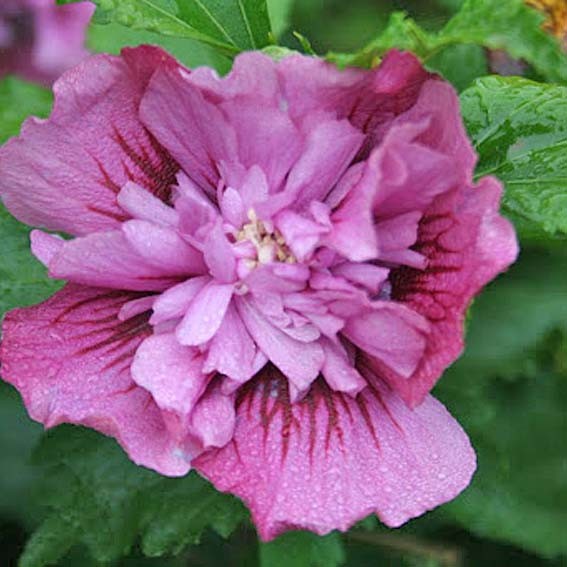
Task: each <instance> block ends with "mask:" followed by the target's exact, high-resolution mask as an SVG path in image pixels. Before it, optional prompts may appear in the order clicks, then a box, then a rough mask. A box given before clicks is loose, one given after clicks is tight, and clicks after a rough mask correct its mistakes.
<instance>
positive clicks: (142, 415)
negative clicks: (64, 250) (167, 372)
mask: <svg viewBox="0 0 567 567" xmlns="http://www.w3.org/2000/svg"><path fill="white" fill-rule="evenodd" d="M136 297H140V295H139V294H132V293H128V292H121V291H109V290H104V289H95V288H87V287H82V286H76V285H68V286H66V287H65V288H64V289H63V290H62V291H60V292H58V293H56V294H55V295H54V296H53V297H51V298H50V299H48V300H47V301H46V302H44V303H42V304H40V305H36V306H34V307H29V308H26V309H16V310H14V311H11V312H9V313H8V314H7V315H6V318H5V320H4V324H3V328H2V344H1V347H0V359H1V361H2V377H3V379H4V380H6V381H7V382H9V383H11V384H13V385H14V386H15V387H16V388H17V389H18V390H19V391H20V393H21V394H22V397H23V399H24V402H25V404H26V408H27V410H28V412H29V414H30V416H31V417H32V418H33V419H35V420H37V421H39V422H41V423H43V424H44V425H45V426H46V427H54V426H56V425H58V424H60V423H75V424H79V425H85V426H87V427H92V428H94V429H97V430H98V431H101V432H102V433H105V434H106V435H110V436H112V437H115V438H116V439H117V440H118V442H119V443H120V444H121V445H122V447H123V448H124V449H125V451H126V452H127V453H128V455H129V456H130V458H131V459H132V460H133V461H134V462H136V463H138V464H140V465H144V466H146V467H150V468H153V469H155V470H157V471H159V472H160V473H162V474H166V475H171V476H178V475H183V474H185V473H187V471H188V470H189V468H190V467H189V463H188V462H187V460H186V459H185V458H183V456H182V454H181V452H180V450H179V449H180V448H179V447H178V446H177V445H176V443H175V442H174V440H173V439H172V438H171V436H170V435H169V433H168V431H167V429H166V426H165V423H164V421H163V417H162V414H161V411H160V410H159V408H158V407H157V405H156V404H155V403H154V401H153V399H152V397H151V396H150V394H148V392H146V391H145V390H144V389H142V388H139V387H138V386H137V385H136V384H135V383H134V382H133V381H132V378H131V377H130V365H131V363H132V359H133V357H134V353H135V352H136V349H137V348H138V346H139V344H140V343H141V342H142V341H143V340H144V339H145V338H146V337H147V336H149V334H150V333H151V328H150V327H149V325H148V324H147V321H148V317H149V314H147V313H146V314H140V315H138V316H136V317H133V318H132V319H129V320H128V321H120V320H119V319H118V312H119V311H120V308H121V307H122V306H123V305H124V304H125V303H126V302H128V301H131V300H133V299H135V298H136Z"/></svg>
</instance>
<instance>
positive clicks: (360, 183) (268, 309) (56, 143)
mask: <svg viewBox="0 0 567 567" xmlns="http://www.w3.org/2000/svg"><path fill="white" fill-rule="evenodd" d="M55 95H56V100H55V106H54V109H53V113H52V115H51V117H50V118H49V119H48V120H46V121H38V120H35V119H31V120H29V121H28V122H26V124H25V125H24V127H23V130H22V134H21V136H20V137H19V138H16V139H13V140H11V141H10V142H9V143H8V144H7V145H6V146H4V148H3V149H2V150H1V151H0V195H1V196H2V199H3V201H4V203H5V205H6V207H7V208H8V209H9V210H10V211H11V212H12V213H13V214H14V215H15V216H16V217H17V218H18V219H20V220H22V221H23V222H26V223H28V224H31V225H34V226H41V227H43V228H45V229H48V230H51V231H58V232H61V233H65V234H67V235H72V236H73V237H74V238H71V239H64V238H62V237H59V236H57V235H53V234H48V233H45V232H41V231H34V232H33V233H32V250H33V252H34V254H35V255H36V256H37V257H38V258H39V259H40V260H41V261H42V262H43V263H44V264H45V265H46V266H47V267H48V268H49V273H50V275H51V276H52V277H54V278H58V279H62V280H66V281H67V282H68V283H67V285H66V286H65V287H64V288H63V289H62V290H61V291H60V292H58V293H57V294H55V295H54V296H53V297H52V298H50V299H48V300H47V301H46V302H45V303H42V304H41V305H38V306H35V307H31V308H26V309H17V310H15V311H12V312H10V313H9V314H8V315H7V316H6V319H5V321H4V326H3V342H2V346H1V361H2V375H3V378H4V379H5V380H6V381H8V382H10V383H12V384H13V385H14V386H15V387H16V388H17V389H18V390H19V391H20V392H21V394H22V396H23V398H24V401H25V404H26V406H27V409H28V411H29V413H30V415H31V416H32V417H33V418H34V419H36V420H38V421H40V422H42V423H44V424H45V425H46V426H47V427H53V426H55V425H57V424H60V423H63V422H70V423H75V424H81V425H85V426H87V427H93V428H95V429H97V430H99V431H101V432H103V433H105V434H107V435H111V436H114V437H115V438H116V439H117V440H118V442H119V443H120V444H121V445H122V447H123V448H124V449H125V451H126V452H127V453H128V455H129V456H130V458H131V459H132V460H133V461H135V462H136V463H138V464H141V465H144V466H147V467H151V468H153V469H155V470H156V471H159V472H160V473H162V474H165V475H171V476H176V475H184V474H186V473H187V472H188V471H189V470H190V469H191V468H194V469H196V470H197V471H199V472H200V473H201V474H203V475H204V476H205V477H207V478H208V479H210V480H211V482H212V483H213V484H214V485H215V486H216V487H217V488H218V489H220V490H222V491H229V492H232V493H234V494H236V495H237V496H239V497H240V498H242V499H243V500H244V501H245V502H246V503H247V505H248V506H249V508H250V509H251V512H252V516H253V520H254V522H255V523H256V525H257V527H258V531H259V534H260V536H261V537H262V538H263V539H270V538H273V537H275V536H276V535H277V534H279V533H281V532H282V531H285V530H287V529H292V528H306V529H309V530H313V531H315V532H317V533H320V534H323V533H327V532H329V531H330V530H333V529H340V530H346V529H348V528H349V527H350V526H351V525H352V524H353V523H354V522H356V521H357V520H359V519H361V518H363V517H365V516H366V515H368V514H371V513H376V514H377V515H378V516H379V518H380V519H381V520H382V521H383V522H384V523H385V524H387V525H389V526H399V525H401V524H402V523H404V522H405V521H407V520H408V519H409V518H412V517H414V516H417V515H419V514H422V513H423V512H425V511H426V510H429V509H431V508H433V507H435V506H437V505H438V504H440V503H442V502H445V501H447V500H449V499H451V498H453V497H454V496H456V495H457V494H458V493H459V492H460V491H461V490H463V489H464V488H465V487H466V486H467V485H468V483H469V481H470V479H471V476H472V474H473V471H474V469H475V456H474V452H473V450H472V448H471V445H470V443H469V440H468V438H467V436H466V434H465V433H464V432H463V430H462V429H461V428H460V426H459V425H458V423H457V422H456V421H455V420H454V419H453V418H452V417H451V416H450V415H449V413H448V412H447V411H446V410H445V408H444V407H443V406H442V405H441V404H440V403H439V402H438V401H436V400H435V399H434V398H432V397H431V396H430V395H429V391H430V390H431V388H432V387H433V385H434V384H435V382H436V381H437V379H438V378H439V377H440V375H441V374H442V372H443V371H444V369H445V368H446V367H447V366H448V365H449V364H451V363H452V362H453V361H454V360H455V359H456V357H457V356H458V355H459V354H460V352H461V350H462V348H463V321H464V317H465V312H466V309H467V306H468V304H469V302H470V300H471V298H472V297H473V295H474V294H475V293H477V292H478V291H479V290H480V288H481V287H482V286H483V285H484V284H486V283H487V282H488V281H489V280H490V279H492V278H493V277H494V276H495V275H496V274H497V273H498V272H500V271H502V270H503V269H505V268H506V267H507V266H508V265H509V264H510V263H511V262H513V260H514V259H515V257H516V254H517V246H516V239H515V235H514V231H513V229H512V227H511V225H510V224H509V223H508V221H506V220H505V219H503V218H502V217H501V216H500V215H499V213H498V207H499V202H500V196H501V186H500V184H499V183H498V181H496V180H495V179H494V178H484V179H482V180H481V181H480V182H479V183H478V184H476V185H475V184H474V183H473V181H472V175H473V168H474V165H475V154H474V152H473V150H472V148H471V146H470V144H469V141H468V140H467V138H466V135H465V132H464V129H463V125H462V122H461V118H460V116H459V107H458V99H457V96H456V94H455V92H454V90H453V89H452V88H451V86H449V85H448V84H447V83H445V82H444V81H442V80H441V79H440V78H439V77H438V76H435V75H431V74H429V73H428V72H426V71H425V70H424V69H423V68H422V66H421V64H420V63H419V61H418V60H417V59H416V58H415V57H414V56H413V55H411V54H408V53H400V52H396V51H393V52H391V53H389V54H388V55H387V56H386V57H385V59H384V60H383V62H382V64H381V65H380V66H379V67H378V68H377V69H374V70H371V71H365V70H355V69H349V70H346V71H340V70H338V69H337V68H335V67H334V66H332V65H330V64H327V63H325V62H324V61H322V60H320V59H317V58H312V57H304V56H300V55H292V56H289V57H286V58H284V59H283V60H281V61H279V62H275V61H273V60H272V59H270V58H269V57H267V56H266V55H263V54H261V53H247V54H243V55H241V56H239V57H238V58H237V59H236V61H235V64H234V68H233V70H232V72H231V73H230V74H229V75H228V76H227V77H226V78H223V79H221V78H219V77H218V76H217V74H216V73H215V72H214V71H212V70H211V69H207V68H201V69H197V70H196V71H193V72H190V71H189V70H187V69H185V68H183V67H182V66H180V65H179V64H178V63H177V62H176V61H175V60H174V59H172V58H171V57H170V56H169V55H167V54H166V53H165V52H163V51H161V50H160V49H158V48H153V47H147V46H145V47H140V48H136V49H128V50H125V51H124V52H123V54H122V56H121V57H111V56H108V55H98V56H95V57H92V58H90V59H89V60H87V61H86V62H84V63H82V64H81V65H79V66H78V67H76V68H75V69H73V70H72V71H70V72H68V73H67V74H66V75H64V76H63V78H61V79H60V80H59V81H58V82H57V83H56V85H55ZM471 379H474V377H471Z"/></svg>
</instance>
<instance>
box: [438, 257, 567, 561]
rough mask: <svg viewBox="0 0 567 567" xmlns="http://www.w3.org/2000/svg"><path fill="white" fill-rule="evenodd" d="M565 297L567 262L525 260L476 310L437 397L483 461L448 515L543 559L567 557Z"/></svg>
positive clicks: (452, 505)
mask: <svg viewBox="0 0 567 567" xmlns="http://www.w3.org/2000/svg"><path fill="white" fill-rule="evenodd" d="M566 290H567V258H566V257H565V255H561V254H557V253H556V254H551V253H549V252H548V251H545V250H535V251H532V252H524V254H523V256H522V258H521V259H520V262H519V263H518V265H517V266H516V267H515V268H514V269H513V270H512V271H511V273H510V274H508V275H506V276H505V277H503V278H502V279H501V280H500V281H499V282H498V283H497V285H494V286H491V287H490V288H489V289H488V290H487V291H486V292H485V293H484V294H483V295H482V296H481V297H480V298H479V299H478V300H477V301H476V302H475V304H474V306H473V314H474V317H473V318H472V322H471V324H470V328H469V332H468V334H467V349H466V351H465V354H464V356H463V358H462V359H461V360H460V361H459V362H458V363H457V364H456V365H455V366H454V367H453V368H451V369H450V370H449V371H448V372H447V374H446V375H445V376H444V378H443V380H441V382H440V384H439V387H438V388H436V392H435V394H436V395H437V396H438V397H440V398H441V400H442V401H443V402H444V403H445V404H446V405H447V407H449V408H450V410H451V413H453V415H455V417H456V418H457V419H458V420H459V421H460V422H461V424H462V425H463V427H464V428H465V430H466V431H467V432H468V434H469V435H470V437H471V440H472V443H473V445H474V447H475V448H476V450H477V453H478V471H477V473H476V476H475V478H474V480H473V483H472V485H471V487H469V488H468V489H467V490H466V491H465V492H464V493H463V494H462V495H461V496H460V497H459V498H458V499H457V500H455V501H454V502H453V503H452V504H449V505H448V506H446V507H444V509H443V510H444V513H445V514H447V516H448V517H451V518H453V519H456V520H457V521H458V522H459V523H461V524H462V525H463V526H464V527H466V528H467V529H469V530H471V531H473V532H474V533H476V534H477V535H479V536H481V537H487V538H490V539H498V540H502V541H506V542H509V543H510V542H511V543H514V544H516V545H518V546H521V547H523V548H525V549H528V550H532V551H534V552H536V553H539V554H541V555H544V556H554V555H557V554H567V540H566V539H565V526H566V525H567V475H565V463H567V447H566V445H565V431H567V414H566V413H565V408H564V403H565V402H564V400H565V399H567V372H566V356H565V345H566V337H567V334H566V333H567V292H566ZM542 337H543V338H542ZM558 338H559V339H560V340H558Z"/></svg>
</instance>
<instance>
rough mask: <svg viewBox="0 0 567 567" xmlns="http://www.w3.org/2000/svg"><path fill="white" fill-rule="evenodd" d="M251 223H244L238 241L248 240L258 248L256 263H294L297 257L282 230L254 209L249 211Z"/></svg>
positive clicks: (238, 234) (237, 237)
mask: <svg viewBox="0 0 567 567" xmlns="http://www.w3.org/2000/svg"><path fill="white" fill-rule="evenodd" d="M248 219H249V220H250V222H249V223H247V224H245V225H243V227H242V228H241V229H240V231H239V232H238V233H237V235H236V240H237V242H242V241H247V242H250V243H251V244H252V245H253V246H254V248H256V258H257V259H256V260H255V261H253V262H255V264H270V263H272V262H286V263H288V264H294V263H295V262H297V258H296V257H295V256H294V255H293V253H292V252H291V250H290V249H289V247H288V246H287V244H286V242H285V239H284V237H283V236H282V234H281V232H280V231H279V230H277V229H275V228H274V227H273V225H272V224H271V223H269V222H264V221H262V220H260V219H259V218H258V216H257V215H256V212H255V211H254V209H250V210H249V211H248Z"/></svg>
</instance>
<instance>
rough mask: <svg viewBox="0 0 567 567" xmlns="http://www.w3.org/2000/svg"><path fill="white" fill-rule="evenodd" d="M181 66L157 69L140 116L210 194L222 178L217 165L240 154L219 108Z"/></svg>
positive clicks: (234, 137) (233, 134)
mask: <svg viewBox="0 0 567 567" xmlns="http://www.w3.org/2000/svg"><path fill="white" fill-rule="evenodd" d="M186 77H187V74H186V72H185V71H182V70H181V68H180V67H177V68H175V67H169V68H167V67H162V68H160V69H159V70H157V71H156V73H155V74H154V76H153V78H152V80H151V81H150V84H149V87H148V89H147V91H146V94H145V95H144V97H143V99H142V102H141V105H140V116H141V118H142V120H143V122H144V124H145V125H146V126H147V127H148V128H149V130H150V131H151V132H152V134H153V135H154V136H156V138H157V139H158V140H159V141H160V142H161V143H162V144H163V145H164V146H165V147H166V148H167V149H168V150H169V152H171V155H172V156H173V157H174V158H175V159H176V160H177V162H178V163H179V164H180V165H181V167H182V168H183V170H184V171H185V172H186V173H187V174H188V175H190V177H191V179H192V180H193V181H194V182H195V183H197V184H198V185H199V186H200V187H202V188H203V189H206V190H207V191H208V192H209V193H210V194H214V192H215V191H216V188H217V183H218V181H219V172H218V169H217V167H216V166H215V164H218V163H219V162H221V161H225V162H228V163H230V162H231V161H233V160H234V156H236V155H238V152H237V146H236V136H235V133H234V130H233V128H232V127H231V126H229V124H228V122H227V121H226V120H225V118H224V117H223V115H222V113H221V112H220V110H219V109H218V108H217V107H216V106H215V105H213V104H211V103H210V102H208V101H206V100H205V98H204V97H203V95H202V94H201V93H200V91H199V90H198V89H197V88H195V87H194V86H193V85H191V83H190V82H189V81H188V80H187V78H186Z"/></svg>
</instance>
